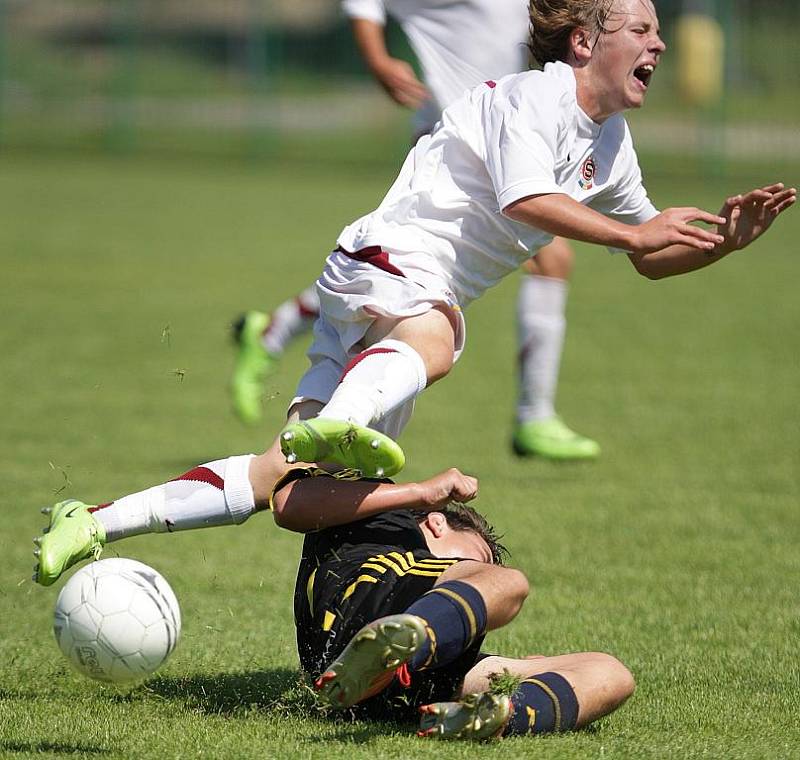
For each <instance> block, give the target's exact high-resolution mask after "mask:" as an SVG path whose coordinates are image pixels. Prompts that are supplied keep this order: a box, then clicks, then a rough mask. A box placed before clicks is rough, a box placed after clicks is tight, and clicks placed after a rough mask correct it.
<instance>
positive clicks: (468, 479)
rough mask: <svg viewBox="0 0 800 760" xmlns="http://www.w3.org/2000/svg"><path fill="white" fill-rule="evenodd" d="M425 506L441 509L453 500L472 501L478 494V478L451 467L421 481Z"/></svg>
mask: <svg viewBox="0 0 800 760" xmlns="http://www.w3.org/2000/svg"><path fill="white" fill-rule="evenodd" d="M419 487H420V488H421V501H422V504H423V505H424V506H423V508H430V509H439V508H440V507H444V506H446V505H447V504H449V503H450V502H451V501H461V502H465V501H472V499H474V498H475V497H476V496H477V495H478V479H477V478H473V477H472V476H471V475H464V473H463V472H461V471H460V470H457V469H456V468H455V467H451V468H450V469H449V470H445V471H444V472H440V473H439V474H438V475H434V476H433V477H432V478H428V480H423V481H422V482H421V483H419Z"/></svg>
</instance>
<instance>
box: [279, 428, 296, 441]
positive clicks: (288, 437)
mask: <svg viewBox="0 0 800 760" xmlns="http://www.w3.org/2000/svg"><path fill="white" fill-rule="evenodd" d="M281 440H282V441H286V442H287V443H288V442H289V441H293V440H294V433H293V432H292V431H291V430H287V431H286V432H284V433H281Z"/></svg>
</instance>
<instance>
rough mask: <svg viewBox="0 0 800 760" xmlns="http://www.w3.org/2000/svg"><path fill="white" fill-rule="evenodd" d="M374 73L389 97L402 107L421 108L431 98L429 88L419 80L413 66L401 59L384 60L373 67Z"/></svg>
mask: <svg viewBox="0 0 800 760" xmlns="http://www.w3.org/2000/svg"><path fill="white" fill-rule="evenodd" d="M372 73H373V74H374V75H375V78H376V79H377V80H378V82H379V83H380V85H381V86H382V87H383V89H384V90H386V92H387V93H388V95H389V97H390V98H391V99H392V100H393V101H394V102H395V103H399V104H400V105H401V106H406V107H407V108H419V107H420V106H421V105H422V104H423V103H424V102H425V101H426V100H427V99H428V98H429V97H430V93H429V92H428V88H427V87H425V85H424V84H422V82H420V81H419V79H417V75H416V74H415V73H414V68H413V66H411V64H409V63H407V62H406V61H402V60H400V59H399V58H391V57H387V58H384V59H382V60H381V62H380V63H377V64H374V65H373V66H372Z"/></svg>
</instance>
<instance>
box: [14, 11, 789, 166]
mask: <svg viewBox="0 0 800 760" xmlns="http://www.w3.org/2000/svg"><path fill="white" fill-rule="evenodd" d="M657 7H658V10H659V14H660V17H661V23H662V27H663V36H664V37H665V39H666V41H667V43H668V45H669V46H670V48H671V50H670V51H669V52H668V54H667V56H666V57H665V58H664V63H663V65H662V66H661V67H660V69H659V71H658V73H657V76H656V79H655V80H654V87H653V88H652V92H651V94H650V96H649V98H648V100H649V102H648V104H647V108H646V109H644V111H642V112H641V113H636V114H633V115H632V117H631V121H632V124H633V126H634V133H635V136H636V139H637V144H638V146H639V149H640V151H644V152H648V151H651V152H658V153H662V154H674V155H678V156H682V157H688V158H692V159H695V160H696V159H698V158H700V159H702V160H703V162H704V167H703V168H704V170H705V169H707V168H708V167H715V169H716V170H719V169H720V168H721V167H724V165H725V164H726V163H727V162H729V161H734V160H739V159H751V160H759V159H760V158H763V157H764V155H769V156H770V157H772V158H776V159H778V160H783V159H785V158H786V157H787V156H790V155H792V156H793V155H797V154H798V153H800V150H798V143H800V134H798V128H797V123H798V117H799V116H800V48H799V47H798V45H797V44H796V29H797V27H798V22H800V5H798V3H796V2H794V0H760V1H756V0H662V2H659V3H657ZM687 13H691V14H698V13H699V14H705V15H707V16H709V17H712V18H713V19H714V20H715V23H717V24H718V25H719V27H720V29H721V31H722V33H723V34H724V39H725V46H724V51H723V53H722V54H723V56H724V62H723V70H724V84H723V85H722V86H721V87H720V88H718V89H715V91H714V92H713V94H712V95H711V96H710V97H708V98H705V99H704V103H703V105H702V107H698V105H697V103H693V102H690V99H688V98H687V92H686V88H685V87H681V86H680V81H679V76H678V73H677V69H678V67H679V65H680V64H681V62H682V61H685V60H686V58H687V56H689V57H691V58H692V60H693V64H692V65H693V66H694V70H695V74H696V76H701V75H702V73H703V71H704V70H707V69H708V67H709V65H711V64H708V63H707V62H706V61H705V60H704V57H705V56H706V55H713V51H709V50H707V49H701V50H699V51H697V50H688V49H687V48H686V46H685V45H683V44H682V43H681V41H680V39H678V37H677V35H678V31H677V30H678V27H679V24H678V20H679V18H680V17H681V15H682V14H684V15H685V14H687ZM389 40H390V46H391V49H392V51H393V52H394V53H395V54H397V55H399V56H402V57H409V58H410V57H411V53H410V51H409V49H408V45H407V44H406V42H405V40H404V38H403V35H402V33H401V32H400V31H399V30H398V29H396V28H394V27H390V29H389ZM0 83H2V88H1V89H0V146H2V147H3V148H5V149H11V148H27V149H39V148H42V147H48V148H75V147H83V148H101V149H106V150H113V151H117V152H143V151H168V152H175V151H179V152H181V153H192V154H196V153H208V154H211V155H237V156H243V157H247V158H264V157H270V156H274V155H276V154H278V155H285V154H286V153H287V152H288V153H290V154H291V153H292V152H293V151H295V150H296V145H297V143H298V141H300V142H302V141H304V140H310V141H314V140H316V139H318V138H319V137H321V136H323V135H324V136H326V137H327V138H330V136H331V135H337V134H344V133H348V134H352V133H353V132H354V131H360V132H367V133H370V132H374V131H376V130H377V131H379V132H381V133H382V134H384V135H389V134H390V135H393V136H394V139H395V141H396V142H397V143H398V144H400V145H404V144H405V142H406V141H407V139H408V129H407V115H406V114H405V113H403V112H402V111H400V109H398V108H397V107H395V106H393V105H392V104H391V102H390V101H389V100H388V99H387V98H386V97H385V96H384V95H383V93H382V92H381V91H379V90H378V88H377V87H376V86H374V84H373V83H372V81H371V80H370V78H369V76H368V73H367V72H366V70H365V69H364V67H363V65H362V64H361V62H360V59H359V57H358V54H357V52H356V50H355V48H354V46H353V44H352V41H351V38H350V33H349V28H348V24H347V21H346V19H345V18H344V17H343V15H342V13H341V11H340V9H339V5H338V3H337V2H334V0H227V1H226V2H224V3H214V2H207V1H205V0H197V1H194V2H192V1H191V0H162V1H159V2H156V1H155V0H113V1H109V0H0ZM382 150H383V148H382Z"/></svg>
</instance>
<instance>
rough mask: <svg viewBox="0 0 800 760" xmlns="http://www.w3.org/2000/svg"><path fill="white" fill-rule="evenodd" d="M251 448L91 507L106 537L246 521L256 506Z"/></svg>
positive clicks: (120, 536) (111, 539) (111, 538)
mask: <svg viewBox="0 0 800 760" xmlns="http://www.w3.org/2000/svg"><path fill="white" fill-rule="evenodd" d="M252 458H253V455H252V454H246V455H243V456H235V457H229V458H228V459H218V460H216V461H215V462H209V463H208V464H204V465H200V466H199V467H195V468H194V469H193V470H189V472H187V473H184V474H183V475H181V476H180V477H178V478H176V479H175V480H171V481H169V482H168V483H163V484H162V485H160V486H153V488H148V489H147V490H146V491H140V492H139V493H135V494H131V495H130V496H123V497H122V498H121V499H117V500H116V501H112V502H111V503H110V504H103V505H100V506H98V507H95V508H93V509H91V510H90V511H91V512H92V514H93V516H94V517H96V518H97V520H99V521H100V523H101V524H102V525H103V527H104V528H105V531H106V540H107V541H116V540H117V539H120V538H125V537H127V536H136V535H138V534H140V533H165V532H170V533H172V532H173V531H178V530H191V529H192V528H206V527H213V526H216V525H235V524H237V523H242V522H244V521H245V520H246V519H247V518H248V517H250V515H251V514H252V513H253V511H254V510H255V502H254V499H253V488H252V486H251V485H250V478H249V475H248V473H249V469H250V460H251V459H252Z"/></svg>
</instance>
